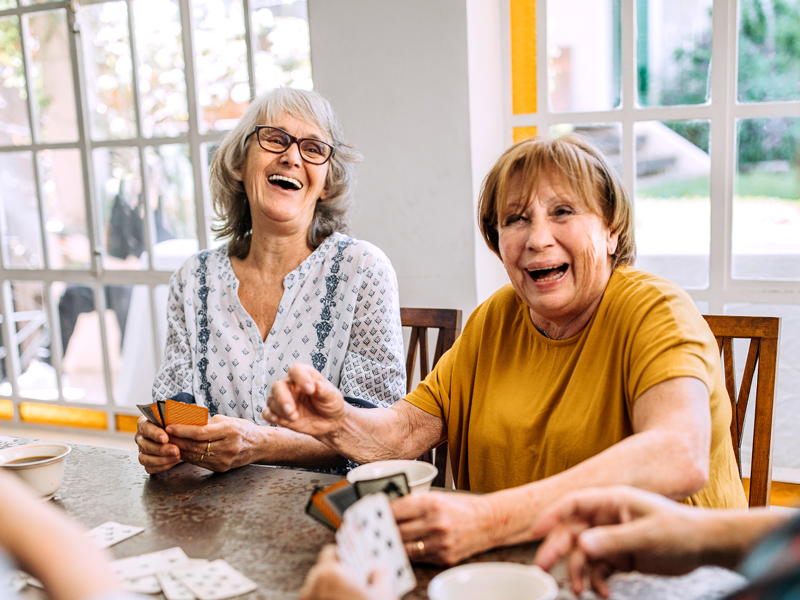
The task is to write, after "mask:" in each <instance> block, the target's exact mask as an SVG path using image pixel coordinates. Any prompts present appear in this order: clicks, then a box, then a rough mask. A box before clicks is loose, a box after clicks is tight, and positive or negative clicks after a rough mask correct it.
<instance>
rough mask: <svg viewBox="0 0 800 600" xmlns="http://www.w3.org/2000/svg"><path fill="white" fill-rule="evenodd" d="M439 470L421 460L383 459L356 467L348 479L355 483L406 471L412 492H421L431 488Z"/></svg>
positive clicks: (348, 475)
mask: <svg viewBox="0 0 800 600" xmlns="http://www.w3.org/2000/svg"><path fill="white" fill-rule="evenodd" d="M438 472H439V469H437V468H436V467H435V466H433V465H432V464H430V463H426V462H423V461H421V460H381V461H378V462H374V463H367V464H366V465H361V466H360V467H356V468H355V469H353V470H352V471H350V472H349V473H348V474H347V481H349V482H350V483H355V482H356V481H364V480H367V479H378V478H380V477H388V476H389V475H397V474H398V473H405V474H406V478H407V479H408V487H409V488H410V489H411V493H412V494H419V493H421V492H427V491H429V490H430V489H431V484H432V483H433V479H434V478H435V477H436V474H437V473H438Z"/></svg>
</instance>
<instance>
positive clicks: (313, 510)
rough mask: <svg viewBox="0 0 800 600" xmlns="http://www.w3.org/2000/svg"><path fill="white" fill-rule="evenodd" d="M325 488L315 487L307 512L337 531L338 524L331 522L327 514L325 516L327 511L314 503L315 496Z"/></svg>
mask: <svg viewBox="0 0 800 600" xmlns="http://www.w3.org/2000/svg"><path fill="white" fill-rule="evenodd" d="M323 489H324V488H321V487H315V488H314V491H313V492H311V497H310V498H309V499H308V503H307V504H306V514H307V515H308V516H310V517H312V518H314V519H316V520H317V521H319V522H320V523H322V524H323V525H324V526H325V527H327V528H328V529H332V530H333V531H336V526H335V525H334V524H333V523H332V522H331V520H330V519H329V518H328V517H327V516H325V513H323V512H322V511H321V510H320V509H319V507H317V505H316V504H315V503H314V498H315V497H316V495H317V494H319V493H320V492H321V491H323Z"/></svg>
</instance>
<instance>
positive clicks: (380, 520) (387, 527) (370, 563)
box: [336, 493, 417, 597]
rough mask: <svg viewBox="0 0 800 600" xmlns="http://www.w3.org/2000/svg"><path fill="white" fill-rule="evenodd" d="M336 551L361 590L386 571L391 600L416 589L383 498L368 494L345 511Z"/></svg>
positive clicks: (400, 541)
mask: <svg viewBox="0 0 800 600" xmlns="http://www.w3.org/2000/svg"><path fill="white" fill-rule="evenodd" d="M336 548H337V552H338V554H339V559H340V560H341V561H342V564H344V566H345V568H347V569H348V570H349V571H350V573H351V574H352V575H353V577H355V578H356V580H357V581H359V583H361V584H362V585H364V586H366V584H367V581H368V579H369V576H370V574H371V573H372V571H374V570H375V569H383V570H384V571H386V574H387V577H388V580H389V584H390V586H391V588H392V591H393V593H394V595H395V596H398V597H399V596H402V595H403V594H406V593H407V592H410V591H411V590H413V589H414V587H416V585H417V580H416V578H415V577H414V571H413V570H412V568H411V564H410V563H409V562H408V556H406V551H405V548H403V541H402V539H401V538H400V531H399V530H398V529H397V523H395V520H394V515H393V514H392V509H391V508H390V507H389V498H388V496H387V495H386V494H383V493H377V494H369V495H367V496H366V497H364V498H362V499H361V500H358V501H357V502H356V503H355V504H353V505H352V506H350V508H348V509H347V510H346V511H345V513H344V518H343V520H342V525H341V527H340V528H339V530H338V531H337V532H336Z"/></svg>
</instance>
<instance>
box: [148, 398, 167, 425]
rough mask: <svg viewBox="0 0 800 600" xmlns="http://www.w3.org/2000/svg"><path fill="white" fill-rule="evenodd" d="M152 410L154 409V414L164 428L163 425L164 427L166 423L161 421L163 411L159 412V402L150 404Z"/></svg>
mask: <svg viewBox="0 0 800 600" xmlns="http://www.w3.org/2000/svg"><path fill="white" fill-rule="evenodd" d="M150 410H151V411H153V416H154V417H155V419H156V421H158V424H159V425H161V427H162V429H163V427H164V424H163V423H162V422H161V413H160V412H158V404H156V403H155V402H153V403H152V404H151V405H150Z"/></svg>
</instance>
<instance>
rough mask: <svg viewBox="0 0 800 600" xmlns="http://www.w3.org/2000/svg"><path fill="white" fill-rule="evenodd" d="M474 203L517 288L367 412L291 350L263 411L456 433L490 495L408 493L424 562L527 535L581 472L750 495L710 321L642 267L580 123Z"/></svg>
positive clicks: (412, 445)
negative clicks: (407, 387) (416, 381)
mask: <svg viewBox="0 0 800 600" xmlns="http://www.w3.org/2000/svg"><path fill="white" fill-rule="evenodd" d="M479 215H480V217H479V219H480V220H479V224H480V227H481V231H482V233H483V236H484V238H485V240H486V242H487V244H488V245H489V247H490V248H491V249H492V251H493V252H495V254H497V255H498V257H499V258H500V259H501V260H502V262H503V266H504V267H505V269H506V271H507V273H508V275H509V278H510V280H511V285H508V286H506V287H503V288H501V289H500V290H498V291H497V292H496V293H495V294H494V295H493V296H492V297H491V298H489V299H488V300H487V301H486V302H484V303H483V304H482V305H481V306H479V307H478V308H477V309H476V310H475V312H474V313H473V314H472V316H471V317H470V319H469V321H468V323H467V325H466V327H465V328H464V332H463V333H462V335H461V336H460V337H459V338H458V339H457V340H456V342H455V344H454V345H453V347H452V349H451V350H450V351H449V352H447V353H446V354H445V355H444V356H442V358H441V360H440V361H439V362H438V363H437V365H436V368H435V369H434V370H433V371H432V372H431V373H430V375H428V377H427V378H426V379H425V381H423V382H422V383H421V384H420V385H419V386H418V387H417V389H416V390H414V391H413V392H411V394H409V395H408V396H406V397H405V399H404V400H403V401H402V402H398V403H397V404H395V405H394V406H393V407H392V408H391V409H377V410H371V411H368V412H369V413H370V414H369V415H368V416H367V415H365V414H363V413H364V412H366V411H360V413H359V412H358V411H354V410H350V409H349V407H348V406H346V405H344V404H343V402H342V399H341V395H340V393H339V392H338V390H336V389H335V388H334V387H333V386H331V385H330V384H329V383H328V382H326V381H325V380H324V378H321V377H319V376H318V375H316V373H314V372H313V370H311V369H308V368H306V367H305V366H304V365H295V366H293V367H292V369H290V370H289V373H288V377H287V378H285V379H283V380H280V381H278V382H277V383H275V385H274V386H273V388H272V392H271V394H270V397H269V399H268V402H267V405H268V408H269V410H270V414H269V415H268V417H267V418H268V420H269V421H270V422H273V423H277V424H280V425H283V426H285V427H289V428H291V429H293V430H295V431H299V432H303V433H308V434H311V435H314V436H315V437H316V438H317V439H319V440H321V441H322V442H324V443H325V444H327V445H328V446H329V447H331V448H332V449H335V450H336V451H338V452H341V453H342V454H344V455H345V456H348V457H350V458H352V459H353V460H355V461H358V462H362V463H363V462H370V461H376V460H385V459H393V458H413V457H417V456H420V455H421V454H422V453H423V452H426V451H427V450H429V449H431V448H434V447H436V446H437V445H438V444H439V443H440V442H442V441H444V440H447V441H448V443H449V452H450V465H451V466H452V471H453V478H454V480H455V483H456V485H457V486H458V487H459V488H460V489H464V490H471V491H477V492H485V494H484V495H471V494H443V493H435V492H434V493H430V494H413V495H411V496H408V497H405V498H400V499H398V500H396V501H395V502H394V503H393V504H392V508H393V511H394V515H395V517H396V518H397V521H398V525H399V529H400V533H401V535H402V536H403V539H404V540H405V544H406V550H407V551H408V552H409V554H410V555H411V556H412V558H415V559H417V560H425V561H431V562H439V563H454V562H457V561H459V560H461V559H463V558H465V557H466V556H469V555H471V554H475V553H477V552H481V551H483V550H486V549H488V548H491V547H494V546H506V545H511V544H517V543H521V542H525V541H530V540H532V539H534V534H533V524H534V522H535V520H536V517H537V515H538V514H539V513H540V511H541V510H542V509H543V508H544V507H545V506H546V505H547V504H548V503H550V502H552V501H553V500H555V499H557V498H559V497H560V496H561V495H563V494H565V493H566V492H568V491H570V490H573V489H576V488H581V487H588V486H606V485H614V484H628V485H631V486H635V487H639V488H643V489H646V490H650V491H653V492H657V493H659V494H662V495H665V496H668V497H671V498H674V499H676V500H682V501H684V502H686V503H688V504H697V505H701V506H709V507H720V508H721V507H741V508H743V507H745V505H746V504H745V496H744V491H743V489H742V484H741V481H740V479H739V472H738V469H737V465H736V459H735V457H734V454H733V447H732V444H731V437H730V422H731V405H730V400H729V399H728V395H727V392H726V389H725V381H724V378H723V375H722V369H721V366H720V361H719V350H718V348H717V344H716V341H715V339H714V336H713V334H712V333H711V330H710V329H709V328H708V325H706V322H705V320H704V319H703V317H702V316H701V315H700V314H699V313H698V311H697V309H696V308H695V306H694V303H693V302H692V300H691V298H690V297H689V296H688V294H686V293H685V292H684V291H683V290H682V289H681V288H680V287H679V286H677V285H675V284H673V283H670V282H669V281H666V280H664V279H661V278H659V277H656V276H655V275H651V274H649V273H644V272H642V271H639V270H637V269H635V268H633V267H632V266H631V265H632V263H633V261H634V258H635V254H636V247H635V245H634V238H633V211H632V207H631V202H630V198H629V196H628V194H627V192H626V191H625V189H624V187H623V186H622V183H621V181H620V178H619V176H618V175H617V173H616V172H615V171H614V169H613V168H612V167H610V166H609V164H608V161H607V160H606V159H605V158H604V157H603V156H602V154H601V153H600V152H599V151H598V150H597V149H596V148H595V147H594V146H592V145H591V144H589V143H588V142H586V141H585V140H583V139H581V138H579V137H575V136H565V137H561V138H556V139H548V138H534V139H529V140H525V141H522V142H520V143H518V144H516V145H514V146H512V147H511V148H509V149H508V150H507V151H506V152H505V153H504V154H503V155H502V156H501V157H500V158H499V159H498V161H497V163H496V164H495V166H494V167H493V168H492V170H491V171H490V172H489V174H488V175H487V177H486V180H485V181H484V185H483V189H482V191H481V198H480V205H479ZM367 417H368V418H367Z"/></svg>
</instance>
